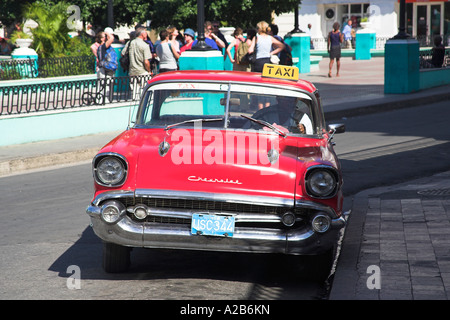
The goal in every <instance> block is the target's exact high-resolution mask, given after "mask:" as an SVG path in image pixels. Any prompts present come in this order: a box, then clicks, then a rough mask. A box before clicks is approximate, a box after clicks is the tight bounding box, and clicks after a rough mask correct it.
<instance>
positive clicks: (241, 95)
mask: <svg viewBox="0 0 450 320" xmlns="http://www.w3.org/2000/svg"><path fill="white" fill-rule="evenodd" d="M198 121H201V122H202V125H203V127H205V128H231V129H244V130H269V131H270V130H276V131H280V132H281V131H282V132H284V133H297V134H318V132H319V131H318V130H320V128H319V123H320V121H319V120H318V119H317V115H316V114H315V109H314V108H313V102H312V100H311V97H310V96H308V95H307V94H305V93H303V92H301V91H295V90H292V89H289V90H288V89H284V88H279V87H270V86H258V85H250V84H235V83H231V84H229V83H161V84H155V85H153V86H151V87H149V88H148V90H147V91H146V92H145V93H144V96H143V98H142V100H141V105H140V107H139V111H138V115H137V119H136V126H137V127H152V126H159V127H164V128H166V129H167V128H172V127H173V126H174V125H176V126H192V125H193V123H196V122H198ZM273 127H276V128H273Z"/></svg>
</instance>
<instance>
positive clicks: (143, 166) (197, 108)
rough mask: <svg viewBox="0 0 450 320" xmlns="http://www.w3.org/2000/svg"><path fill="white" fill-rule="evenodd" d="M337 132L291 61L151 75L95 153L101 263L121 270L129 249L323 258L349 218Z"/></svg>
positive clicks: (340, 128) (94, 211)
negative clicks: (121, 126) (122, 123)
mask: <svg viewBox="0 0 450 320" xmlns="http://www.w3.org/2000/svg"><path fill="white" fill-rule="evenodd" d="M344 131H345V127H344V125H342V124H335V125H329V126H326V124H325V118H324V114H323V110H322V106H321V100H320V96H319V92H318V90H317V89H316V87H315V86H314V85H313V84H312V83H310V82H307V81H304V80H300V79H299V73H298V69H297V68H295V67H286V66H277V65H266V66H265V68H264V70H263V72H262V73H253V72H238V71H205V70H203V71H196V70H184V71H173V72H166V73H161V74H159V75H157V76H155V77H153V78H152V79H151V80H149V81H148V83H147V84H146V87H145V88H144V90H143V93H142V96H141V99H140V102H139V106H138V107H137V109H136V110H135V116H134V117H132V121H131V123H130V125H129V126H128V128H127V129H126V130H125V131H124V132H123V133H121V134H120V135H119V136H117V137H116V138H115V139H113V140H112V141H111V142H109V143H108V144H107V145H106V146H104V147H103V148H102V149H101V150H100V151H99V152H98V154H97V155H96V156H95V158H94V159H93V161H92V172H93V180H94V187H95V191H94V195H93V199H92V200H91V203H90V205H89V206H88V208H87V214H88V215H89V216H90V218H91V226H92V227H93V230H94V232H95V234H96V235H97V236H98V237H99V238H101V239H102V240H103V243H104V244H103V268H104V270H105V271H106V272H124V271H126V270H127V269H128V268H129V265H130V250H131V249H132V248H133V247H141V248H159V249H179V250H207V251H228V252H244V253H269V254H271V253H274V254H280V253H281V254H286V255H316V256H325V255H326V256H327V257H330V256H331V255H330V253H331V252H332V250H333V248H335V246H336V242H337V239H338V235H339V232H340V230H341V229H342V228H343V227H344V226H345V224H346V219H345V214H344V213H343V193H342V186H343V180H342V174H341V167H340V164H339V160H338V158H337V156H336V154H335V152H334V150H333V142H332V138H333V136H334V134H335V133H341V132H344Z"/></svg>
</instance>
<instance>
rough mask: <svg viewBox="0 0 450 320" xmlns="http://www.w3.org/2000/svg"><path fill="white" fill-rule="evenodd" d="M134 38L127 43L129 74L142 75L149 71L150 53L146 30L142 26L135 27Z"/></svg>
mask: <svg viewBox="0 0 450 320" xmlns="http://www.w3.org/2000/svg"><path fill="white" fill-rule="evenodd" d="M135 36H136V38H135V39H134V40H132V41H131V42H130V44H129V48H128V50H129V55H130V71H129V75H130V76H142V75H148V74H149V73H150V60H151V58H152V53H151V51H150V46H149V45H148V44H147V43H146V42H145V40H147V30H146V29H145V28H143V27H139V28H137V29H136V33H135Z"/></svg>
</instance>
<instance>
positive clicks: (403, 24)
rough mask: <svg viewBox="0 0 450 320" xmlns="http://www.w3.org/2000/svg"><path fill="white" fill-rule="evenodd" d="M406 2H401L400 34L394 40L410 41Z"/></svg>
mask: <svg viewBox="0 0 450 320" xmlns="http://www.w3.org/2000/svg"><path fill="white" fill-rule="evenodd" d="M405 6H406V5H405V0H400V13H399V14H400V19H399V26H398V33H397V34H396V35H395V36H394V37H393V39H408V38H410V36H409V34H407V33H406V19H405V18H406V8H405Z"/></svg>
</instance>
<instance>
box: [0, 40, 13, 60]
mask: <svg viewBox="0 0 450 320" xmlns="http://www.w3.org/2000/svg"><path fill="white" fill-rule="evenodd" d="M6 40H7V39H6V38H2V37H0V55H3V56H9V55H10V54H11V51H12V49H11V46H10V45H9V43H8V42H6Z"/></svg>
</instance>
